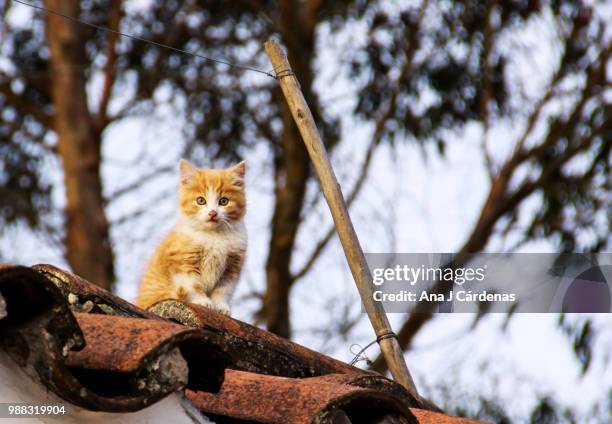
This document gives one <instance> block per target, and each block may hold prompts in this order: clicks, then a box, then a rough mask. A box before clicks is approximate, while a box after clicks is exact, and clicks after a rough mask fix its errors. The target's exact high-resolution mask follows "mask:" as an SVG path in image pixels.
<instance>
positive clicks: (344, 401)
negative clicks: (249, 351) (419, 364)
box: [185, 369, 417, 424]
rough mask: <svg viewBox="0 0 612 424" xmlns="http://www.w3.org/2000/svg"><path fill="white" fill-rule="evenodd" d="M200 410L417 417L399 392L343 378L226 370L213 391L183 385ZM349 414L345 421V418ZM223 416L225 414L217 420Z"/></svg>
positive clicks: (297, 421) (273, 416)
mask: <svg viewBox="0 0 612 424" xmlns="http://www.w3.org/2000/svg"><path fill="white" fill-rule="evenodd" d="M185 395H186V397H187V398H188V399H189V400H191V401H192V402H193V404H194V405H195V406H196V407H198V408H199V409H200V410H202V411H203V412H205V413H207V414H212V416H213V419H214V416H220V417H233V418H238V419H240V420H247V421H249V422H258V423H283V424H315V423H334V422H338V421H337V416H338V415H337V413H338V412H339V411H342V412H343V414H342V417H344V421H339V422H354V423H357V422H382V421H381V420H383V419H385V418H387V419H389V420H393V421H388V422H394V423H398V424H399V423H417V420H416V419H415V417H414V415H413V414H412V413H411V412H410V410H409V409H408V408H407V407H406V405H405V404H403V403H402V402H400V401H399V400H398V399H397V398H395V397H393V396H390V395H388V394H385V393H383V392H380V391H377V390H372V389H366V388H362V387H356V386H351V385H348V384H343V383H342V379H341V380H340V381H339V382H338V381H334V379H333V377H331V376H327V378H325V377H311V378H302V379H298V378H285V377H274V376H269V375H261V374H254V373H249V372H243V371H235V370H229V369H228V370H227V371H226V373H225V382H224V384H223V387H221V390H220V391H219V393H217V394H213V393H205V392H197V391H192V390H186V392H185ZM347 419H348V421H347ZM219 421H220V422H223V418H221V419H220V420H219Z"/></svg>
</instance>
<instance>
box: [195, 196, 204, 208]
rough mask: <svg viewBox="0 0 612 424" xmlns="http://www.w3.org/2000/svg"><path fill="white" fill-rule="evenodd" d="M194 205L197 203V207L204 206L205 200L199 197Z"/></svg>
mask: <svg viewBox="0 0 612 424" xmlns="http://www.w3.org/2000/svg"><path fill="white" fill-rule="evenodd" d="M196 203H197V204H198V205H200V206H202V205H205V204H206V199H205V198H203V197H202V196H200V197H198V198H197V199H196Z"/></svg>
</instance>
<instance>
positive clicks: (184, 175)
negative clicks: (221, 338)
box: [136, 159, 247, 315]
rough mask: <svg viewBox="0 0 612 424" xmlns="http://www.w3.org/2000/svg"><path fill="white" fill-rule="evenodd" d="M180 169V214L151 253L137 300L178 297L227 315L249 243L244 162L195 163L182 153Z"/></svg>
mask: <svg viewBox="0 0 612 424" xmlns="http://www.w3.org/2000/svg"><path fill="white" fill-rule="evenodd" d="M179 169H180V184H179V210H180V219H179V222H178V224H177V225H176V226H175V227H174V228H173V229H172V231H171V232H170V234H168V236H166V238H165V239H164V240H163V241H162V242H161V244H160V245H159V247H158V248H157V250H156V251H155V253H154V254H153V257H152V258H151V259H150V261H149V264H148V266H147V269H146V271H145V273H144V276H143V278H142V281H141V284H140V293H139V295H138V299H137V300H136V304H137V305H138V306H140V307H142V308H148V307H149V306H151V305H153V304H154V303H156V302H158V301H160V300H163V299H179V300H183V301H186V302H191V303H197V304H200V305H203V306H206V307H209V308H212V309H215V310H217V311H219V312H221V313H223V314H226V315H229V313H230V307H229V300H230V297H231V295H232V292H233V291H234V288H235V286H236V283H237V282H238V278H239V277H240V271H241V270H242V265H243V264H244V259H245V255H246V248H247V234H246V229H245V226H244V222H243V218H244V213H245V208H246V197H245V192H244V173H245V163H244V162H240V163H239V164H238V165H235V166H233V167H231V168H226V169H199V168H196V167H194V166H192V165H191V164H190V163H189V162H187V161H186V160H182V159H181V161H180V163H179Z"/></svg>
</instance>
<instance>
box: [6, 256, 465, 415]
mask: <svg viewBox="0 0 612 424" xmlns="http://www.w3.org/2000/svg"><path fill="white" fill-rule="evenodd" d="M153 312H154V313H153ZM0 347H2V348H3V349H4V350H5V351H6V352H8V353H9V355H10V356H11V357H12V358H13V359H14V360H15V361H16V362H17V363H18V364H19V365H20V366H22V367H23V368H24V369H25V370H26V371H27V372H29V374H31V375H35V376H36V378H37V379H38V380H40V381H41V382H42V383H43V384H44V385H45V386H46V387H47V388H49V389H50V390H52V391H53V392H55V393H56V394H57V395H58V396H60V397H62V398H63V399H65V400H67V401H68V402H71V403H73V404H76V405H79V406H81V407H84V408H86V409H90V410H96V411H116V412H127V411H136V410H139V409H142V408H144V407H146V406H148V405H151V404H152V403H154V402H156V401H157V400H159V399H161V398H162V397H164V396H166V395H168V394H170V393H173V392H175V391H178V390H182V389H183V388H186V390H185V396H186V399H188V400H186V401H185V402H188V403H189V401H191V405H195V407H197V408H199V409H200V410H201V411H203V412H204V413H206V414H207V415H209V416H211V417H213V419H214V420H215V422H218V423H223V422H262V423H279V424H298V423H332V422H333V423H351V422H353V423H361V422H364V423H365V422H370V419H376V420H379V419H382V418H383V417H384V418H386V419H387V421H385V422H390V423H417V422H418V423H424V424H429V423H442V424H444V423H453V424H455V423H456V424H461V423H468V422H471V423H474V421H469V420H464V419H460V418H453V417H448V416H446V415H444V414H439V413H436V412H432V411H425V410H422V409H415V408H414V407H415V406H417V405H418V404H419V403H418V402H417V401H416V400H415V399H414V398H412V397H411V396H410V394H409V393H408V392H407V391H406V390H404V388H403V387H401V386H400V385H398V384H396V383H394V382H393V381H391V380H388V379H386V378H384V377H382V376H380V375H378V374H375V373H371V372H365V371H363V370H360V369H357V368H354V367H351V366H349V365H347V364H345V363H343V362H340V361H337V360H335V359H333V358H330V357H327V356H325V355H322V354H320V353H317V352H315V351H312V350H310V349H307V348H305V347H303V346H300V345H297V344H295V343H292V342H290V341H288V340H285V339H282V338H280V337H277V336H275V335H273V334H271V333H268V332H266V331H263V330H260V329H258V328H256V327H253V326H251V325H248V324H245V323H243V322H240V321H237V320H235V319H232V318H229V317H226V316H223V315H221V314H218V313H216V312H214V311H211V310H209V309H206V308H202V307H199V306H197V305H190V304H184V303H181V302H177V301H164V302H160V303H159V304H157V305H154V307H153V308H151V310H150V311H144V310H142V309H139V308H138V307H136V306H134V305H132V304H130V303H128V302H126V301H124V300H122V299H120V298H118V297H116V296H114V295H112V294H111V293H108V292H106V291H104V290H102V289H100V288H99V287H97V286H95V285H93V284H91V283H89V282H87V281H85V280H83V279H82V278H80V277H78V276H76V275H74V274H71V273H68V272H66V271H63V270H60V269H58V268H55V267H53V266H50V265H37V266H34V267H32V268H27V267H19V266H10V265H5V264H0ZM226 366H227V367H229V368H231V369H226ZM224 379H225V380H224ZM190 407H193V406H190ZM126 422H129V420H127V419H126ZM376 422H378V421H376Z"/></svg>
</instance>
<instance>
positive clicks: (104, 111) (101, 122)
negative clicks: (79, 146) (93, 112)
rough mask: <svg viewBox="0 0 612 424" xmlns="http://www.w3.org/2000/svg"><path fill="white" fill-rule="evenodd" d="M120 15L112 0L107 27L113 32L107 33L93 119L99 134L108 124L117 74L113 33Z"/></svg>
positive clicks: (118, 0) (117, 3) (118, 5)
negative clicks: (100, 82) (95, 111)
mask: <svg viewBox="0 0 612 424" xmlns="http://www.w3.org/2000/svg"><path fill="white" fill-rule="evenodd" d="M121 14H122V12H121V0H112V2H111V7H110V15H109V19H108V21H109V22H108V25H109V28H111V29H112V30H113V31H111V32H109V33H108V48H107V53H106V64H105V65H104V83H103V85H102V95H101V97H100V104H99V106H98V115H97V116H96V118H95V126H96V131H98V132H100V133H101V132H102V130H103V129H104V127H106V125H107V124H108V123H109V119H108V103H109V101H110V98H111V94H112V92H113V85H114V84H115V77H116V73H117V70H116V67H115V64H116V63H117V42H118V40H119V34H118V33H117V32H114V31H118V30H119V22H120V21H121Z"/></svg>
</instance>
